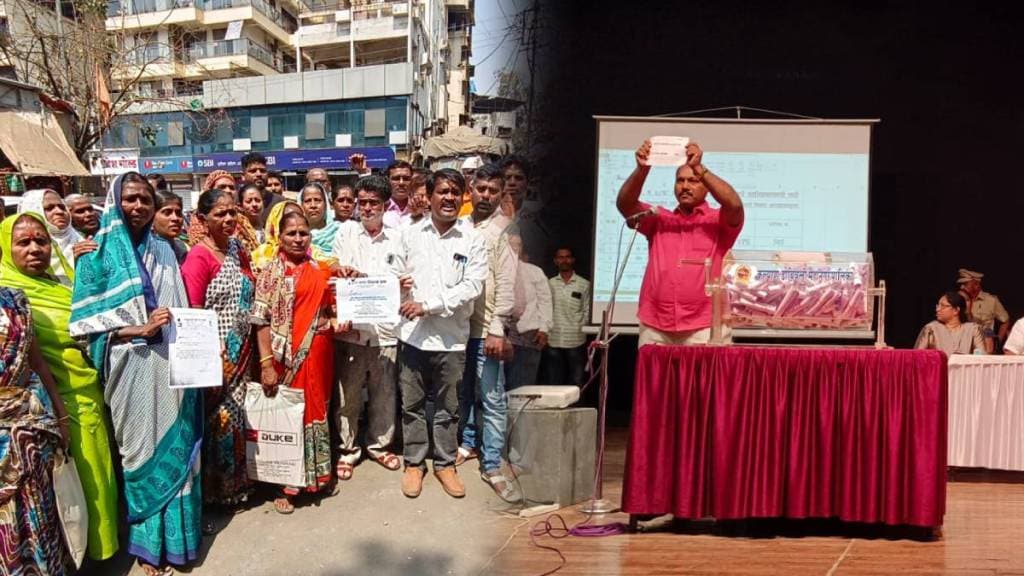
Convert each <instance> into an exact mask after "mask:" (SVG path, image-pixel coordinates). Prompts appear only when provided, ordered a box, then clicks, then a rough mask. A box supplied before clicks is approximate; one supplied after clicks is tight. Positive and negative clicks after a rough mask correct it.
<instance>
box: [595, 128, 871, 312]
mask: <svg viewBox="0 0 1024 576" xmlns="http://www.w3.org/2000/svg"><path fill="white" fill-rule="evenodd" d="M595 119H596V120H597V178H596V182H597V189H596V192H595V205H596V210H595V220H594V258H593V263H594V267H593V271H592V276H591V277H592V278H593V306H592V307H591V310H592V312H591V314H592V318H591V321H592V322H593V323H594V324H599V323H600V322H601V314H602V312H603V311H604V310H605V309H606V308H607V306H608V303H609V298H610V296H611V292H612V286H613V283H614V280H615V264H616V257H617V255H620V256H624V255H625V251H626V246H627V244H628V242H629V237H630V235H631V234H632V230H630V229H629V228H625V229H623V226H622V224H623V222H624V219H623V217H622V216H621V215H620V214H619V212H618V210H617V209H616V207H615V199H616V196H617V195H618V191H619V187H620V186H621V185H622V183H623V181H625V179H626V178H627V177H628V176H629V174H630V173H631V172H632V171H633V168H634V167H635V166H636V160H635V159H634V152H635V151H636V149H637V147H639V146H640V144H641V143H642V142H643V141H644V139H645V138H648V137H651V136H686V137H689V138H690V139H691V141H696V142H698V143H699V144H700V146H701V148H702V149H703V150H704V160H703V162H704V165H705V166H706V167H707V168H708V169H709V170H711V171H713V172H714V173H715V174H717V175H719V176H721V177H722V178H724V179H725V180H727V181H728V182H729V183H730V184H732V185H733V187H734V188H735V189H736V191H737V192H738V193H739V195H740V197H741V198H742V199H743V203H744V207H745V211H746V222H745V224H744V227H743V232H742V233H741V234H740V237H739V239H738V240H737V241H736V244H735V246H734V247H733V248H734V249H736V250H740V249H750V250H785V251H832V252H866V251H867V250H868V180H869V175H870V148H871V127H872V125H873V124H875V123H877V122H878V121H877V120H870V119H869V120H789V119H787V120H755V119H750V120H747V119H721V118H714V119H711V118H650V117H643V118H637V117H619V116H616V117H611V116H595ZM674 180H675V168H674V167H660V166H659V167H653V168H652V169H651V172H650V174H649V176H648V178H647V181H646V182H645V183H644V187H643V193H642V195H641V197H640V198H641V200H643V201H644V202H647V203H649V204H656V205H660V206H664V207H666V208H668V209H669V210H672V209H674V208H675V207H676V205H677V202H676V200H675V197H674V195H673V192H672V189H673V184H674ZM708 201H709V203H710V204H711V205H712V206H714V207H716V208H717V207H718V206H717V204H716V203H715V201H714V199H713V198H712V197H711V195H710V194H709V195H708ZM620 231H621V238H622V239H621V244H620V242H619V237H620ZM646 266H647V242H646V240H645V239H644V237H643V236H638V238H637V241H636V244H635V245H634V246H633V251H632V254H631V255H630V257H629V262H628V263H627V265H626V268H625V272H624V275H623V278H622V283H621V285H620V287H619V293H618V296H617V298H616V305H615V317H614V318H613V319H612V323H613V324H617V325H626V326H629V325H636V323H637V320H636V311H637V301H638V296H639V294H640V284H641V281H642V280H643V275H644V270H645V268H646Z"/></svg>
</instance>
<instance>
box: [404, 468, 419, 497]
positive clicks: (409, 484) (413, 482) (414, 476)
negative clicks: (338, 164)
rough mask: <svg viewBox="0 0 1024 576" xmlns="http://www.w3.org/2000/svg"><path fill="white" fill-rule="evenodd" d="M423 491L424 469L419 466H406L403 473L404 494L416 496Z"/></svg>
mask: <svg viewBox="0 0 1024 576" xmlns="http://www.w3.org/2000/svg"><path fill="white" fill-rule="evenodd" d="M422 491H423V469H422V468H419V467H418V466H406V467H405V474H403V475H402V494H405V495H406V497H408V498H415V497H417V496H419V495H420V492H422Z"/></svg>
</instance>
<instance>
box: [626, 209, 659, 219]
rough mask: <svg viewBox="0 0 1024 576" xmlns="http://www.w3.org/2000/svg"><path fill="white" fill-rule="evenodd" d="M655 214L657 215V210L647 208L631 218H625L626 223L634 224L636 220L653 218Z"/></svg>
mask: <svg viewBox="0 0 1024 576" xmlns="http://www.w3.org/2000/svg"><path fill="white" fill-rule="evenodd" d="M657 213H658V209H657V208H655V207H654V206H651V207H650V208H648V209H647V210H644V211H643V212H637V213H636V214H633V215H632V216H628V217H626V222H636V221H637V220H639V219H641V218H646V217H648V216H654V215H656V214H657Z"/></svg>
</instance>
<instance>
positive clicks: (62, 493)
mask: <svg viewBox="0 0 1024 576" xmlns="http://www.w3.org/2000/svg"><path fill="white" fill-rule="evenodd" d="M53 493H54V495H55V496H56V498H57V514H58V515H59V516H60V523H61V529H62V530H63V532H64V540H65V541H66V542H67V544H68V550H70V551H71V557H72V558H74V560H75V567H76V568H81V566H82V560H84V559H85V547H86V545H87V544H88V542H89V510H88V508H86V506H85V492H83V491H82V481H81V480H80V479H79V478H78V468H76V467H75V459H74V458H72V457H71V455H70V454H65V453H64V451H63V450H62V451H61V455H60V456H58V457H57V465H56V466H54V468H53Z"/></svg>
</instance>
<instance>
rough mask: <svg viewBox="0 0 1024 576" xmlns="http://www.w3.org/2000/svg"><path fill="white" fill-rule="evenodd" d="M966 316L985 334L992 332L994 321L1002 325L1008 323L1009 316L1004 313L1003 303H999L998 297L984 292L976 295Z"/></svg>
mask: <svg viewBox="0 0 1024 576" xmlns="http://www.w3.org/2000/svg"><path fill="white" fill-rule="evenodd" d="M967 316H968V318H967V319H968V320H970V321H971V322H974V323H975V324H977V325H978V326H981V328H982V330H984V331H985V333H986V334H992V333H993V332H994V330H995V325H996V323H995V321H996V319H998V320H999V321H1000V322H1002V323H1003V324H1005V323H1007V322H1009V321H1010V315H1009V314H1008V313H1007V312H1006V308H1003V303H1002V302H1000V301H999V297H998V296H996V295H994V294H989V293H988V292H985V291H984V290H983V291H981V292H980V293H979V294H978V297H977V298H975V299H974V303H973V304H971V305H970V310H969V312H968V314H967Z"/></svg>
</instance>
